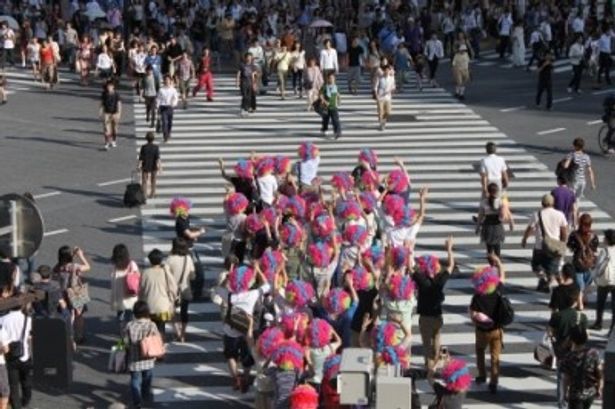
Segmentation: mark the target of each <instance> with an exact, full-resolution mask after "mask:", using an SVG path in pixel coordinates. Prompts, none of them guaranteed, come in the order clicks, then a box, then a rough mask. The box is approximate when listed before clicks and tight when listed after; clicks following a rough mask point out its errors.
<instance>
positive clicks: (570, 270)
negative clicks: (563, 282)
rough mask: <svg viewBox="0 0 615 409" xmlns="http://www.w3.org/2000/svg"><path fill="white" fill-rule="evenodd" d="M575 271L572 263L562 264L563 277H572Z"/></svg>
mask: <svg viewBox="0 0 615 409" xmlns="http://www.w3.org/2000/svg"><path fill="white" fill-rule="evenodd" d="M575 273H576V269H575V268H574V265H573V264H572V263H566V264H564V265H563V266H562V277H564V278H574V277H575Z"/></svg>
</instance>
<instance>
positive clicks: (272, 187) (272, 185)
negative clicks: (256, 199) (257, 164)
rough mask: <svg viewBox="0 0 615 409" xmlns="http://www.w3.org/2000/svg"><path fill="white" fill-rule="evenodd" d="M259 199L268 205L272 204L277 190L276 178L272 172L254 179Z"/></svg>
mask: <svg viewBox="0 0 615 409" xmlns="http://www.w3.org/2000/svg"><path fill="white" fill-rule="evenodd" d="M256 183H258V189H259V192H260V197H261V200H262V201H263V202H265V203H267V204H268V205H271V204H273V200H274V198H275V197H274V194H275V192H276V191H277V190H278V180H277V179H276V177H275V176H273V174H271V173H270V174H268V175H265V176H262V177H260V178H258V179H256Z"/></svg>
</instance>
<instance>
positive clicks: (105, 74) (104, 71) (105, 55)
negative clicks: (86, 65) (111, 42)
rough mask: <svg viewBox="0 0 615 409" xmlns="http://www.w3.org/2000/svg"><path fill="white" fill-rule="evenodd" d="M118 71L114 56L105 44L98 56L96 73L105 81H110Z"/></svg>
mask: <svg viewBox="0 0 615 409" xmlns="http://www.w3.org/2000/svg"><path fill="white" fill-rule="evenodd" d="M116 72H117V67H116V66H115V61H114V60H113V56H112V54H111V52H110V50H109V49H108V48H107V46H106V45H103V46H102V49H101V51H100V54H98V57H96V68H95V75H96V76H97V77H99V78H100V79H102V80H103V81H108V80H111V79H113V77H114V76H115V73H116Z"/></svg>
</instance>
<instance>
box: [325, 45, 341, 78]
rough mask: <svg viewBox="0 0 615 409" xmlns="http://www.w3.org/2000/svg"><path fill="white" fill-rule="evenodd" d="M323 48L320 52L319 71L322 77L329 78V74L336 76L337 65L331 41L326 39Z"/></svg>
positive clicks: (335, 52) (335, 53)
mask: <svg viewBox="0 0 615 409" xmlns="http://www.w3.org/2000/svg"><path fill="white" fill-rule="evenodd" d="M324 46H325V48H323V49H322V50H321V51H320V69H321V70H322V76H323V77H325V78H328V77H329V74H337V73H338V72H339V65H338V62H337V51H336V50H335V48H333V46H332V44H331V40H329V39H326V40H325V42H324Z"/></svg>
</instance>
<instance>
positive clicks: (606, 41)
mask: <svg viewBox="0 0 615 409" xmlns="http://www.w3.org/2000/svg"><path fill="white" fill-rule="evenodd" d="M612 36H613V35H612V33H611V30H608V31H606V30H605V31H603V32H602V34H601V35H600V38H599V39H598V52H599V54H598V77H597V81H598V84H601V83H602V74H604V80H605V81H606V84H607V85H611V65H612V63H613V61H612V60H611V52H612V48H611V40H612Z"/></svg>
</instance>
